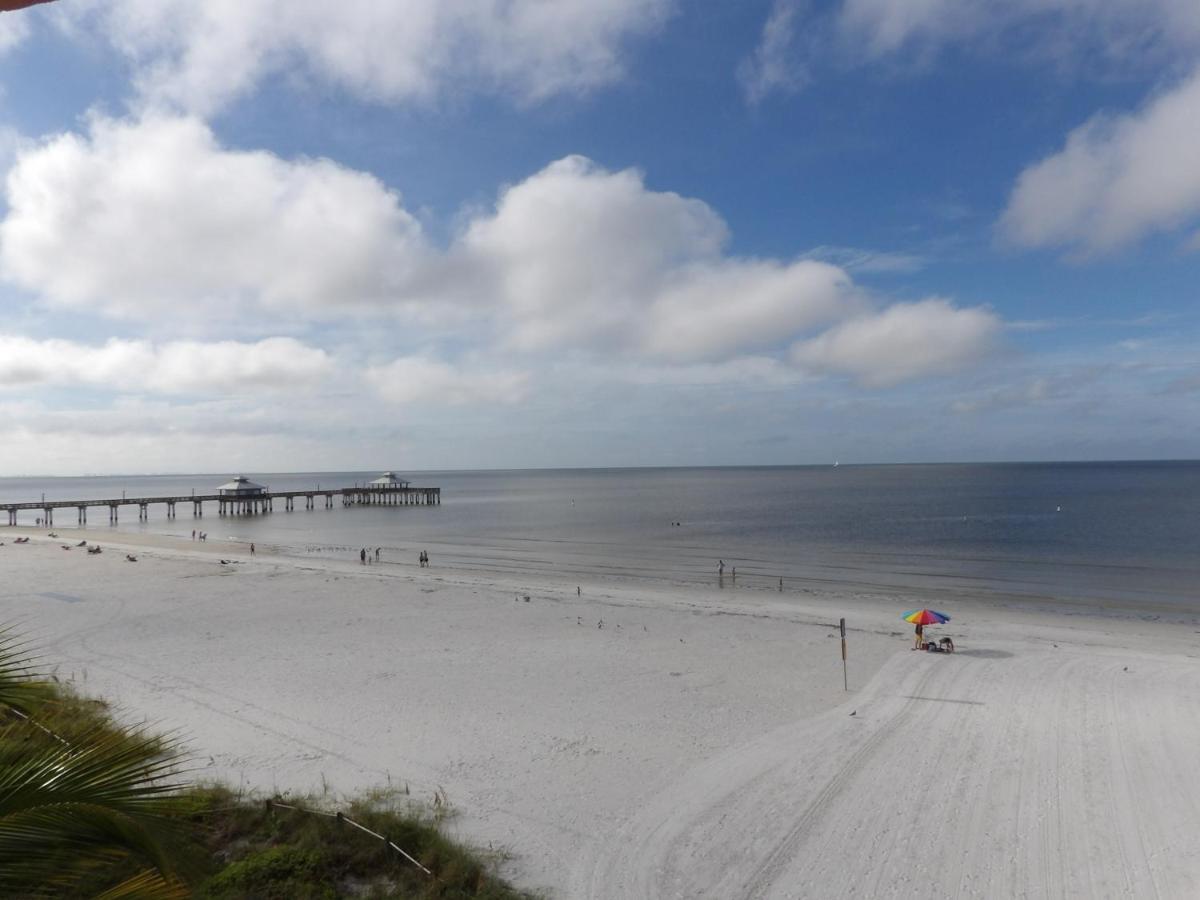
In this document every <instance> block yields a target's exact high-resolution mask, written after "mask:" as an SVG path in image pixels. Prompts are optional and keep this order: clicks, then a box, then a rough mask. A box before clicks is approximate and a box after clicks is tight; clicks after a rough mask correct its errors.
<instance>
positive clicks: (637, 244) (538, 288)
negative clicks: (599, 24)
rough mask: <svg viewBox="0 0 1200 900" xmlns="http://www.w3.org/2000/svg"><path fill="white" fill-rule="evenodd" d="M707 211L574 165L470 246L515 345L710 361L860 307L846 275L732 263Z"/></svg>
mask: <svg viewBox="0 0 1200 900" xmlns="http://www.w3.org/2000/svg"><path fill="white" fill-rule="evenodd" d="M727 238H728V229H727V228H726V226H725V223H724V221H723V220H722V219H721V218H720V216H718V215H717V214H716V213H715V212H714V211H713V210H712V209H711V208H710V207H708V206H707V205H706V204H704V203H702V202H701V201H699V200H694V199H689V198H685V197H681V196H679V195H678V194H674V193H669V192H660V191H652V190H649V189H647V188H646V186H645V184H644V182H643V178H642V176H641V174H640V173H639V172H637V171H634V170H625V171H622V172H609V171H607V170H604V169H602V168H600V167H598V166H596V165H595V164H593V163H592V162H590V161H589V160H587V159H584V158H582V157H567V158H565V159H562V160H559V161H558V162H556V163H553V164H551V165H550V166H548V167H546V168H545V169H544V170H542V171H541V172H539V173H537V174H536V175H533V176H532V177H530V178H528V179H527V180H525V181H523V182H521V183H519V184H517V185H515V186H513V187H510V188H508V189H507V190H505V191H504V192H503V193H502V194H501V196H500V199H499V201H498V202H497V205H496V208H495V210H494V212H492V213H489V214H487V215H483V216H480V217H478V218H476V219H475V220H474V221H473V222H472V223H471V224H470V226H469V227H468V228H467V230H466V232H465V234H464V235H463V238H462V241H461V245H460V247H459V250H460V252H461V253H462V255H463V257H464V258H465V259H467V260H469V261H470V267H472V268H473V269H474V270H475V271H476V272H477V273H478V277H480V278H481V280H482V281H483V283H485V284H487V285H490V286H491V287H492V290H493V292H494V299H495V300H496V301H497V302H498V303H499V304H501V306H502V307H503V315H502V317H501V320H502V328H503V330H504V332H505V336H506V340H507V342H508V343H509V344H510V345H511V346H513V347H516V348H518V349H524V350H541V349H547V348H553V347H560V348H561V347H564V346H581V345H582V346H587V347H591V348H599V349H609V350H618V351H622V352H626V353H630V354H635V355H649V356H654V357H660V358H667V359H675V360H681V361H687V360H706V359H720V358H728V357H730V356H733V355H736V354H739V353H744V352H747V351H752V350H756V349H761V348H763V347H768V346H771V345H778V344H779V343H780V341H781V340H785V339H786V338H787V337H788V336H790V335H794V334H795V333H797V332H798V331H800V330H803V329H805V328H810V327H813V326H816V325H818V324H820V323H822V322H828V321H830V320H832V319H835V318H837V317H838V316H840V315H844V314H845V310H846V309H848V308H851V309H852V308H854V306H855V304H856V297H855V294H854V291H853V289H852V285H851V283H850V279H849V277H848V276H847V275H846V274H845V272H843V271H842V270H841V269H838V268H837V267H835V266H831V265H828V264H825V263H819V262H813V261H809V260H798V261H795V262H780V261H775V260H755V259H741V258H736V257H730V256H728V255H726V254H725V253H724V252H723V248H724V245H725V242H726V240H727Z"/></svg>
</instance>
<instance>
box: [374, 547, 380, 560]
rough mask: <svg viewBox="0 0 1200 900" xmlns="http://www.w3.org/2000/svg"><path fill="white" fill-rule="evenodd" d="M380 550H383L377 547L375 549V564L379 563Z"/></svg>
mask: <svg viewBox="0 0 1200 900" xmlns="http://www.w3.org/2000/svg"><path fill="white" fill-rule="evenodd" d="M380 549H381V548H379V547H376V548H375V562H379V551H380Z"/></svg>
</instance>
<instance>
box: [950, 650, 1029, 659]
mask: <svg viewBox="0 0 1200 900" xmlns="http://www.w3.org/2000/svg"><path fill="white" fill-rule="evenodd" d="M954 655H955V656H974V657H977V658H979V659H1008V658H1009V657H1010V656H1013V655H1014V654H1012V653H1009V652H1008V651H1007V650H956V651H955V652H954Z"/></svg>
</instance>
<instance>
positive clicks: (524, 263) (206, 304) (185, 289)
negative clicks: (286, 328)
mask: <svg viewBox="0 0 1200 900" xmlns="http://www.w3.org/2000/svg"><path fill="white" fill-rule="evenodd" d="M7 200H8V213H7V215H6V216H5V217H4V219H3V220H0V272H2V273H3V275H4V277H5V278H6V279H8V280H9V281H10V282H12V283H14V284H16V285H18V286H19V287H21V288H22V289H23V290H24V291H27V292H28V293H29V294H30V295H31V296H33V297H35V298H37V300H38V301H39V302H42V303H44V304H45V305H46V306H48V307H50V308H53V309H68V310H87V311H89V312H91V313H100V314H102V315H104V316H107V317H110V318H113V319H117V320H131V321H140V322H151V323H153V322H156V321H159V322H163V323H172V324H173V325H174V327H175V328H182V327H191V328H192V329H194V330H196V331H198V332H200V333H212V332H215V333H216V334H218V335H219V334H222V333H223V331H226V330H232V331H234V332H237V333H241V334H246V333H247V332H248V333H250V334H252V335H253V336H255V337H270V336H271V334H270V331H271V329H272V328H274V327H277V322H276V320H277V319H278V317H280V316H282V317H283V318H284V320H285V321H287V322H289V323H292V326H293V327H302V328H303V327H308V326H311V325H314V324H320V323H322V322H327V321H330V320H343V321H344V320H345V319H346V317H347V316H351V317H352V318H353V319H354V321H357V322H359V323H360V326H359V327H362V328H371V327H375V325H374V324H373V323H379V322H388V321H392V322H394V321H397V320H398V317H402V318H404V320H405V321H406V322H408V323H409V328H410V337H416V338H419V336H420V333H421V329H422V328H424V329H427V330H428V332H429V334H428V341H426V342H424V343H428V342H435V341H436V337H435V336H436V334H437V332H438V329H439V328H446V329H453V328H454V327H456V325H458V323H461V322H463V321H464V320H470V321H472V322H473V323H474V326H473V327H474V332H475V334H476V339H475V340H476V344H477V346H476V347H475V350H474V352H475V353H476V354H480V353H481V354H483V355H484V356H488V355H492V356H497V355H500V354H506V355H512V354H516V355H517V356H518V357H521V358H524V359H525V360H526V364H527V365H533V364H535V363H541V362H544V361H545V359H546V357H547V356H548V355H550V356H552V355H556V354H560V353H563V352H579V353H587V354H604V355H614V354H615V355H616V356H618V357H623V358H626V359H629V360H646V361H657V362H659V363H666V364H688V363H697V362H722V361H728V360H733V359H738V358H740V357H744V356H754V355H759V354H762V353H777V354H778V355H779V357H780V358H781V359H784V360H786V359H788V358H789V357H788V355H787V353H786V352H785V351H786V350H787V347H788V345H789V344H790V342H792V341H794V340H798V339H806V340H809V341H810V342H811V341H819V340H821V337H820V336H821V335H822V334H823V333H825V331H826V330H827V329H830V328H831V327H832V328H835V329H836V328H837V327H838V323H843V325H842V326H841V327H842V328H843V329H844V328H848V327H853V328H859V329H861V328H863V327H865V326H864V325H863V324H862V323H863V322H870V321H877V320H876V319H871V318H870V317H871V316H872V315H876V316H878V315H879V314H880V313H879V312H878V309H879V308H882V309H883V313H882V314H883V315H884V316H886V315H887V312H886V310H887V305H886V300H882V299H881V298H871V297H868V296H867V294H866V293H865V292H864V291H862V290H861V289H860V288H858V287H857V286H856V285H855V284H854V282H853V279H852V278H851V276H850V275H849V274H848V273H847V272H846V271H845V270H844V269H841V268H839V267H838V266H835V265H832V264H830V263H826V262H820V261H816V260H812V259H805V258H796V259H793V260H779V259H771V258H754V257H738V256H732V255H730V254H728V253H727V251H726V245H727V244H728V242H729V239H730V234H729V229H728V226H727V225H726V223H725V222H724V220H723V219H722V218H721V217H720V216H719V215H718V214H717V212H716V211H715V210H713V209H712V208H711V207H709V206H708V205H707V204H705V203H704V202H703V201H700V200H697V199H693V198H686V197H682V196H680V195H678V194H675V193H671V192H661V191H654V190H651V189H649V188H647V186H646V184H645V178H644V176H643V175H642V173H640V172H638V171H636V170H632V169H627V170H623V171H617V172H611V171H608V170H606V169H604V168H602V167H600V166H598V165H597V164H596V163H594V162H592V161H591V160H588V159H586V158H584V157H580V156H568V157H564V158H563V159H560V160H557V161H555V162H551V163H550V164H548V165H547V166H546V167H545V168H543V169H542V170H541V171H539V172H536V173H534V174H533V175H530V176H529V177H527V178H526V179H524V180H523V181H520V182H518V183H516V184H513V185H510V186H507V187H505V188H503V189H502V190H501V191H500V193H499V195H498V197H497V200H496V202H495V205H494V206H493V207H492V208H491V209H477V210H474V211H473V213H472V214H471V216H470V217H469V218H468V219H466V220H465V222H464V224H463V226H462V228H461V230H460V232H459V233H458V234H457V235H456V236H455V237H454V238H453V239H452V240H451V242H450V244H449V245H448V246H445V247H437V246H435V245H434V243H433V242H432V241H430V240H429V239H428V237H427V236H426V234H425V233H424V230H423V228H422V226H421V225H420V223H419V222H418V220H417V219H416V218H415V217H414V216H413V215H411V214H410V213H409V212H408V211H407V210H406V209H405V208H404V206H403V202H402V200H401V197H400V195H399V194H398V193H396V192H394V191H392V190H390V189H389V188H388V187H386V186H385V185H383V184H382V183H381V182H379V181H378V180H376V179H374V178H372V177H371V176H370V175H368V174H366V173H362V172H357V171H353V170H350V169H347V168H345V167H343V166H339V165H337V164H336V163H333V162H331V161H329V160H311V159H299V160H285V159H283V158H280V157H278V156H275V155H273V154H270V153H266V152H264V151H254V152H246V151H235V150H229V149H226V148H223V147H221V146H220V144H219V143H218V141H217V140H216V138H215V136H214V135H213V134H212V132H211V130H210V129H209V128H208V127H207V126H205V125H204V124H203V123H202V122H201V121H199V120H198V119H196V118H194V117H188V116H178V117H166V116H161V115H153V116H148V117H146V118H143V119H141V120H119V121H117V120H111V119H105V118H101V117H93V118H92V120H91V123H90V131H89V133H88V135H86V136H81V135H78V134H75V133H65V134H61V135H57V136H54V137H52V138H49V139H47V140H45V141H43V142H41V143H40V144H38V145H37V146H35V147H33V148H30V149H26V150H24V151H23V152H21V153H20V154H19V155H18V157H17V161H16V163H15V165H14V166H13V168H12V170H11V171H10V173H9V176H8V180H7ZM64 259H70V261H71V262H70V265H69V266H64V265H62V260H64ZM908 308H909V307H897V309H901V310H903V309H908ZM917 308H918V309H920V310H921V311H922V315H921V317H920V318H919V319H909V320H907V321H908V331H915V332H920V331H921V329H926V330H927V336H928V338H929V339H928V340H926V341H924V342H922V341H920V340H914V339H911V338H910V339H907V342H906V343H905V346H904V350H903V352H904V354H905V355H906V356H907V357H909V361H908V362H907V363H906V364H904V365H897V363H896V361H894V360H886V361H885V360H884V358H883V357H882V356H879V355H876V354H872V353H867V354H860V355H859V357H858V359H857V361H856V362H855V363H854V364H853V365H851V366H849V367H846V366H844V365H839V364H837V363H836V362H835V361H834V360H833V357H835V356H838V355H844V351H843V353H842V354H839V353H838V352H837V351H836V350H835V349H834V348H836V347H843V346H845V345H846V342H847V341H848V340H851V338H848V337H846V336H845V335H846V333H845V332H844V331H837V332H836V334H834V333H831V334H829V335H828V336H827V337H826V338H825V342H824V343H820V344H812V345H811V346H813V347H816V346H820V347H826V348H827V349H826V350H824V351H822V353H821V354H820V361H819V362H816V360H817V357H818V354H817V351H816V350H808V351H806V352H804V353H800V354H796V353H793V354H792V355H791V357H790V358H791V359H793V360H794V361H798V362H799V363H800V364H801V365H802V367H805V368H806V369H807V370H808V371H810V372H815V373H826V374H850V375H852V376H854V377H855V378H857V379H858V381H859V382H860V383H861V384H863V385H865V386H869V387H883V386H891V385H894V384H897V383H900V382H902V381H906V380H911V379H914V378H922V377H927V376H929V375H933V374H940V373H943V372H947V371H953V370H955V369H956V368H963V367H967V366H968V365H970V364H971V363H972V362H973V361H975V360H978V359H980V358H981V357H982V356H984V355H985V354H984V353H983V352H982V351H983V349H984V346H983V343H984V342H983V341H981V339H980V336H979V333H978V329H977V331H976V332H970V333H968V332H967V331H963V330H961V329H958V328H955V327H953V326H952V324H951V323H955V322H958V321H961V320H962V314H963V311H962V310H959V309H957V308H955V307H954V306H953V305H952V304H951V303H949V302H947V301H937V302H936V303H928V304H925V305H923V306H919V307H917ZM864 316H866V317H867V318H863V317H864ZM848 319H852V320H853V322H854V323H858V324H852V325H847V324H844V323H846V320H848ZM943 320H944V322H943ZM883 321H893V320H892V319H884V320H883ZM972 321H975V322H977V323H987V325H988V329H987V330H989V332H990V333H992V334H995V333H998V331H999V320H998V319H997V317H996V316H995V315H994V314H993V313H991V312H989V311H986V310H982V309H977V310H974V311H973V314H972ZM304 323H308V325H307V326H306V325H305V324H304ZM414 325H415V326H416V329H417V333H416V334H413V333H412V331H411V329H412V328H413V326H414ZM838 335H841V336H840V337H838ZM881 339H883V340H887V339H888V338H887V335H881ZM280 340H282V339H280ZM417 343H423V342H422V341H419V340H418V341H417ZM119 348H123V349H124V350H126V351H129V350H132V349H134V345H119ZM142 349H144V348H142ZM261 349H262V348H260V351H261ZM117 350H118V345H114V346H113V347H110V348H109V349H108V350H106V351H104V352H105V353H107V354H109V356H115V355H117ZM99 352H100V351H97V353H99ZM318 352H320V351H318ZM85 356H86V354H85ZM925 356H928V357H929V359H930V362H928V363H926V362H923V361H922V358H923V357H925ZM89 358H93V359H100V358H101V357H100V356H93V357H89ZM421 360H423V361H421ZM875 360H878V361H879V362H878V365H879V366H880V367H881V368H880V371H879V372H875V371H874V370H873V367H874V365H875V362H874V361H875ZM212 365H213V367H214V369H218V368H219V369H221V371H222V373H224V372H227V371H229V370H228V368H227V367H225V366H224V365H223V363H222V362H221V361H220V359H219V357H218V356H215V355H214V356H213V357H212ZM445 365H446V361H445V360H439V359H437V358H436V355H431V351H430V350H429V349H426V350H425V351H424V352H423V353H421V354H418V355H416V356H412V357H406V358H403V359H398V360H394V361H391V362H386V361H385V362H381V363H375V364H373V366H372V368H371V370H370V374H369V375H368V376H367V380H368V382H369V383H371V384H372V385H374V386H375V387H376V388H378V389H379V390H380V393H381V394H382V396H384V397H385V398H388V399H392V400H397V401H400V402H402V401H407V400H410V399H411V398H413V397H416V396H420V395H425V394H427V393H429V391H428V390H424V389H417V388H401V387H386V386H385V385H384V382H385V380H386V376H390V377H391V378H392V379H393V380H409V381H412V382H413V383H428V384H438V385H441V386H442V388H443V389H444V390H445V393H446V395H447V396H449V397H453V398H454V400H453V401H452V402H454V403H455V404H459V403H462V402H466V401H467V399H469V398H474V399H477V400H479V401H486V400H495V399H497V398H509V399H510V400H511V398H514V397H517V396H523V395H524V393H525V392H526V391H533V390H536V384H534V383H531V382H530V380H529V376H528V375H527V374H523V375H520V376H517V375H510V376H503V377H500V378H499V380H498V381H495V380H493V381H490V382H489V381H488V379H487V378H485V377H484V376H477V375H471V374H464V375H463V376H462V377H461V378H458V379H454V378H451V377H449V374H448V372H447V371H445V369H444V366H445ZM101 368H104V366H102V367H101ZM485 368H486V361H485ZM509 368H510V367H509ZM154 383H155V382H154V379H151V380H150V382H149V384H150V385H153V384H154ZM214 383H216V384H220V383H222V382H221V381H220V380H219V379H218V380H217V381H215V382H214ZM114 384H115V382H114ZM488 386H490V387H495V388H496V390H495V391H494V392H490V391H489V390H488V389H484V388H485V387H488ZM518 387H519V388H520V390H518ZM151 389H153V387H152V388H151Z"/></svg>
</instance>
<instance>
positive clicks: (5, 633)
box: [0, 626, 52, 715]
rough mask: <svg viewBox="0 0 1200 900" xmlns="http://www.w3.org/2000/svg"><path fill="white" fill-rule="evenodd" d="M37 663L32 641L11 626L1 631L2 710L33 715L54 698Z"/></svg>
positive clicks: (0, 686) (0, 677) (0, 698)
mask: <svg viewBox="0 0 1200 900" xmlns="http://www.w3.org/2000/svg"><path fill="white" fill-rule="evenodd" d="M36 662H37V657H35V656H34V655H33V653H32V646H31V645H30V643H29V642H28V641H25V640H23V639H22V638H21V637H19V636H18V635H17V634H16V633H14V631H13V629H12V628H11V627H10V626H4V627H0V707H8V708H10V709H15V710H16V711H17V712H20V713H22V714H24V715H29V714H30V713H31V712H33V711H35V710H36V709H37V708H38V707H39V706H41V704H42V703H44V702H45V701H46V700H47V699H48V698H49V697H50V695H51V691H52V689H51V687H50V686H49V685H47V684H46V683H45V681H44V680H43V679H42V677H41V674H42V673H41V672H40V671H39V670H38V668H37V665H36Z"/></svg>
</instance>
